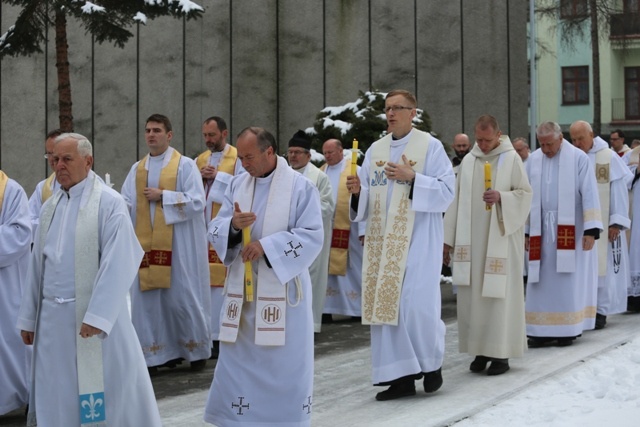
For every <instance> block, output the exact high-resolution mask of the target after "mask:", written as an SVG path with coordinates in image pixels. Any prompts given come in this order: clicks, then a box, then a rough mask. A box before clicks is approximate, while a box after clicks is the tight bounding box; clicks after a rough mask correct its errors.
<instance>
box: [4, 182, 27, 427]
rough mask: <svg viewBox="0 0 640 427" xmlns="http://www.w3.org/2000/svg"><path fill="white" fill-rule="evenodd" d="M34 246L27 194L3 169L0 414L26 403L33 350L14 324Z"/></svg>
mask: <svg viewBox="0 0 640 427" xmlns="http://www.w3.org/2000/svg"><path fill="white" fill-rule="evenodd" d="M30 249H31V221H30V220H29V206H28V202H27V195H26V194H25V192H24V190H23V189H22V187H21V186H20V184H18V183H17V182H16V181H14V180H13V179H10V178H9V177H8V176H7V175H6V174H5V173H4V172H3V171H1V170H0V325H1V326H2V337H0V384H1V385H0V415H4V414H6V413H8V412H11V411H13V410H16V409H19V408H22V407H24V406H26V404H27V403H28V400H29V392H28V390H29V388H28V385H27V378H28V375H27V373H28V372H29V362H30V360H31V359H30V354H29V353H30V352H29V351H28V348H27V347H25V345H24V344H23V343H22V339H21V338H20V331H18V330H17V329H15V328H14V325H15V324H16V319H17V318H18V310H19V309H20V299H21V298H22V292H23V290H24V288H25V281H26V276H27V267H28V266H29V253H30Z"/></svg>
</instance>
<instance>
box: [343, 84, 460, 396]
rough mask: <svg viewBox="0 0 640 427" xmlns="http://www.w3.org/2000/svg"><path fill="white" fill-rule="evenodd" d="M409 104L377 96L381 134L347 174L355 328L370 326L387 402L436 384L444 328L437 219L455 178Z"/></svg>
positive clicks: (399, 93)
mask: <svg viewBox="0 0 640 427" xmlns="http://www.w3.org/2000/svg"><path fill="white" fill-rule="evenodd" d="M416 105H417V104H416V98H415V96H414V95H413V94H411V93H410V92H407V91H405V90H394V91H391V92H389V93H388V94H387V96H386V98H385V112H386V116H387V124H388V127H389V131H390V132H389V134H388V135H386V136H385V137H384V138H382V139H380V140H378V141H376V142H375V143H373V145H372V146H371V147H369V149H368V150H367V152H366V155H365V159H364V162H363V164H362V169H361V170H360V172H359V174H358V176H349V178H348V179H347V188H348V190H349V192H350V193H351V194H352V196H351V203H350V206H351V208H352V211H351V219H352V220H353V221H361V220H364V219H366V220H367V232H366V236H365V255H364V264H363V266H362V281H363V283H362V288H363V290H362V322H363V323H364V324H369V325H371V361H372V364H373V383H374V385H377V386H387V385H388V386H389V388H388V389H387V390H385V391H381V392H379V393H378V394H377V395H376V399H377V400H390V399H396V398H399V397H404V396H412V395H414V394H416V388H415V380H419V379H422V378H423V387H424V391H425V392H426V393H433V392H435V391H436V390H438V389H439V388H440V387H441V386H442V370H441V368H442V361H443V359H444V335H445V325H444V323H443V322H442V320H441V318H440V306H441V304H440V301H441V297H440V270H441V267H442V248H443V244H444V240H443V239H444V235H443V220H442V216H443V213H444V212H445V211H446V210H447V208H448V207H449V205H450V204H451V201H452V200H453V197H454V187H455V176H454V174H453V169H452V168H451V162H450V161H449V159H448V157H447V153H446V152H445V150H444V148H443V146H442V143H441V142H440V141H438V140H437V139H436V138H434V137H432V136H431V135H430V134H428V133H426V132H422V131H419V130H417V129H413V127H412V121H413V119H414V117H415V116H416Z"/></svg>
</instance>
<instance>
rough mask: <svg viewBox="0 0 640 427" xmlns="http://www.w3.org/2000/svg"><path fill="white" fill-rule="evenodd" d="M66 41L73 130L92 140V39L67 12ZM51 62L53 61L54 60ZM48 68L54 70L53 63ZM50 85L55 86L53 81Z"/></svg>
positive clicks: (53, 42)
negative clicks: (51, 67) (51, 66)
mask: <svg viewBox="0 0 640 427" xmlns="http://www.w3.org/2000/svg"><path fill="white" fill-rule="evenodd" d="M54 37H55V34H52V45H53V46H52V47H53V49H54V53H55V41H54V40H53V39H54ZM67 43H68V45H69V78H70V80H71V100H72V103H73V105H72V107H73V110H72V111H73V127H74V129H73V130H74V131H75V132H77V133H80V134H82V135H85V136H86V137H87V138H89V141H92V140H93V121H92V108H93V104H92V96H91V95H92V92H93V64H92V58H93V54H92V52H91V48H92V45H93V43H92V39H91V35H87V34H85V29H84V28H83V27H81V26H80V22H79V21H78V20H76V19H75V18H73V17H72V16H67ZM53 64H54V65H55V62H53ZM52 71H54V72H57V70H56V68H55V66H54V67H53V69H52ZM52 88H54V90H56V89H57V81H56V84H55V85H54V86H52ZM57 99H58V98H57V97H56V102H58V101H57ZM56 127H57V126H56Z"/></svg>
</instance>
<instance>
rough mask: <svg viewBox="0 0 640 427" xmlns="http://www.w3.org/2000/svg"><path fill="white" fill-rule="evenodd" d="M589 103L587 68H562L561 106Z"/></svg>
mask: <svg viewBox="0 0 640 427" xmlns="http://www.w3.org/2000/svg"><path fill="white" fill-rule="evenodd" d="M588 103H589V67H588V66H586V65H585V66H583V67H562V104H563V105H575V104H588Z"/></svg>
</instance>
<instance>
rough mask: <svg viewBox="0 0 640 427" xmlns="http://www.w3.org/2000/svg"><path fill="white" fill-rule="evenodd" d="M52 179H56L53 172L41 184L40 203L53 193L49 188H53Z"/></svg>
mask: <svg viewBox="0 0 640 427" xmlns="http://www.w3.org/2000/svg"><path fill="white" fill-rule="evenodd" d="M54 179H56V173H55V172H54V173H52V174H51V175H49V178H47V179H46V180H45V181H44V184H43V185H42V203H44V202H46V201H47V199H48V198H49V197H51V195H52V194H53V191H52V190H51V189H52V188H53V180H54Z"/></svg>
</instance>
